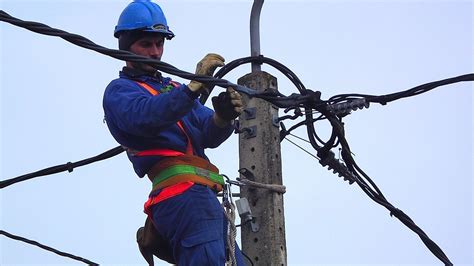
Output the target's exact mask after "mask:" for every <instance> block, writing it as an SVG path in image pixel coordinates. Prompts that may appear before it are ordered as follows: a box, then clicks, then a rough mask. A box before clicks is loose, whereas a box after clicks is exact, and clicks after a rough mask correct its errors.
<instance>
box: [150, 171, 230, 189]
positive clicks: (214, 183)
mask: <svg viewBox="0 0 474 266" xmlns="http://www.w3.org/2000/svg"><path fill="white" fill-rule="evenodd" d="M186 181H191V182H194V183H197V184H202V185H206V186H208V187H210V188H212V189H214V190H217V191H221V190H222V186H223V185H224V184H225V182H224V178H223V177H222V176H221V175H219V174H218V173H215V172H212V171H209V170H207V169H203V168H200V167H196V166H191V165H173V166H170V167H168V168H166V169H164V170H162V171H160V172H159V173H158V175H156V176H155V178H154V179H153V190H155V189H160V188H164V187H168V186H171V185H174V184H177V183H182V182H186Z"/></svg>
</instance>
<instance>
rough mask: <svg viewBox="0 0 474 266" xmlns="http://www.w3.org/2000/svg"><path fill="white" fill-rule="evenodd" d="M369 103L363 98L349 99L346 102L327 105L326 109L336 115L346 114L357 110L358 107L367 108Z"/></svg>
mask: <svg viewBox="0 0 474 266" xmlns="http://www.w3.org/2000/svg"><path fill="white" fill-rule="evenodd" d="M369 105H370V103H369V102H367V101H366V100H365V98H360V99H354V100H349V101H347V102H342V103H335V104H331V105H328V107H327V108H328V110H330V111H331V112H333V113H334V114H336V115H348V114H350V113H351V111H357V110H358V109H363V108H369Z"/></svg>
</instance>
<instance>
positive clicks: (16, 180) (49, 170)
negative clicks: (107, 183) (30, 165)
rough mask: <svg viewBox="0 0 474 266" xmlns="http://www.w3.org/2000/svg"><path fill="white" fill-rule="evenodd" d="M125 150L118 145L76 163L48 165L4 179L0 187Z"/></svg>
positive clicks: (74, 166)
mask: <svg viewBox="0 0 474 266" xmlns="http://www.w3.org/2000/svg"><path fill="white" fill-rule="evenodd" d="M123 151H124V149H123V148H122V146H118V147H115V148H113V149H110V150H108V151H106V152H103V153H101V154H99V155H96V156H93V157H90V158H87V159H84V160H81V161H78V162H75V163H71V162H68V163H65V164H61V165H56V166H52V167H48V168H45V169H42V170H39V171H36V172H33V173H29V174H25V175H21V176H18V177H14V178H11V179H7V180H2V181H1V182H0V189H2V188H5V187H8V186H10V185H13V184H15V183H18V182H22V181H26V180H29V179H32V178H35V177H40V176H46V175H52V174H56V173H60V172H65V171H68V172H69V173H70V172H72V171H73V170H74V168H76V167H80V166H84V165H88V164H91V163H94V162H98V161H101V160H105V159H108V158H110V157H113V156H115V155H118V154H120V153H122V152H123Z"/></svg>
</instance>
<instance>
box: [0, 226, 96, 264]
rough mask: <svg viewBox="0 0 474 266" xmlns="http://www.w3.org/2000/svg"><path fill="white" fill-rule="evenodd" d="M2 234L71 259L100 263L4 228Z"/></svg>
mask: <svg viewBox="0 0 474 266" xmlns="http://www.w3.org/2000/svg"><path fill="white" fill-rule="evenodd" d="M0 234H1V235H4V236H6V237H9V238H11V239H14V240H18V241H22V242H25V243H28V244H30V245H33V246H37V247H39V248H42V249H44V250H47V251H49V252H53V253H56V254H58V255H59V256H63V257H67V258H70V259H73V260H77V261H80V262H83V263H85V264H88V265H99V264H98V263H95V262H92V261H90V260H88V259H84V258H81V257H78V256H76V255H72V254H69V253H66V252H63V251H59V250H57V249H54V248H52V247H48V246H46V245H43V244H41V243H38V242H36V241H34V240H30V239H27V238H24V237H21V236H17V235H13V234H10V233H8V232H5V231H3V230H0Z"/></svg>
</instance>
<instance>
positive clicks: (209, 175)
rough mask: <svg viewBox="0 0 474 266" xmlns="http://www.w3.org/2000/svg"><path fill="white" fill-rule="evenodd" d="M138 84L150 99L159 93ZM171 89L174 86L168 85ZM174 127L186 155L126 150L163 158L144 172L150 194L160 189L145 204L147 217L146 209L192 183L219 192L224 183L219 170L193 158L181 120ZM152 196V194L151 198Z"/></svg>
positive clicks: (173, 151) (187, 187)
mask: <svg viewBox="0 0 474 266" xmlns="http://www.w3.org/2000/svg"><path fill="white" fill-rule="evenodd" d="M136 82H137V84H138V85H140V86H141V87H143V88H144V89H146V90H147V91H148V92H149V93H150V94H152V95H153V96H156V95H159V94H160V93H159V92H158V91H157V90H155V89H154V88H152V87H151V86H150V85H148V84H147V83H145V82H140V81H136ZM171 85H173V86H174V87H175V88H176V87H177V86H179V84H177V83H171ZM176 124H177V126H178V127H179V128H180V129H181V131H182V132H183V134H184V135H185V136H186V138H187V144H186V152H185V153H183V152H180V151H175V150H171V149H150V150H143V151H136V150H131V149H127V152H128V153H129V154H131V155H132V156H138V157H142V156H163V157H165V158H164V159H162V160H160V161H159V162H158V163H157V164H156V165H154V166H153V167H152V168H151V170H150V171H149V172H148V174H147V176H148V178H149V179H150V180H151V181H152V183H153V190H152V192H153V191H156V190H161V191H160V193H158V194H157V195H155V196H151V197H149V199H148V201H147V202H146V203H145V213H147V214H150V207H151V206H153V205H154V204H157V203H159V202H161V201H163V200H166V199H168V198H171V197H174V196H177V195H179V194H181V193H183V192H184V191H186V190H187V189H189V188H190V187H191V186H192V185H193V184H201V185H205V186H208V187H210V188H211V189H213V190H215V191H222V187H223V185H224V184H225V182H224V178H223V177H222V176H221V175H219V169H218V168H217V167H216V166H214V165H213V164H211V163H210V162H209V161H207V160H205V159H203V158H201V157H199V156H195V155H194V152H193V151H194V149H193V146H192V142H191V138H190V137H189V135H188V134H187V133H186V130H185V129H184V127H183V123H182V121H178V122H177V123H176ZM153 194H154V193H152V195H153Z"/></svg>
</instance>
